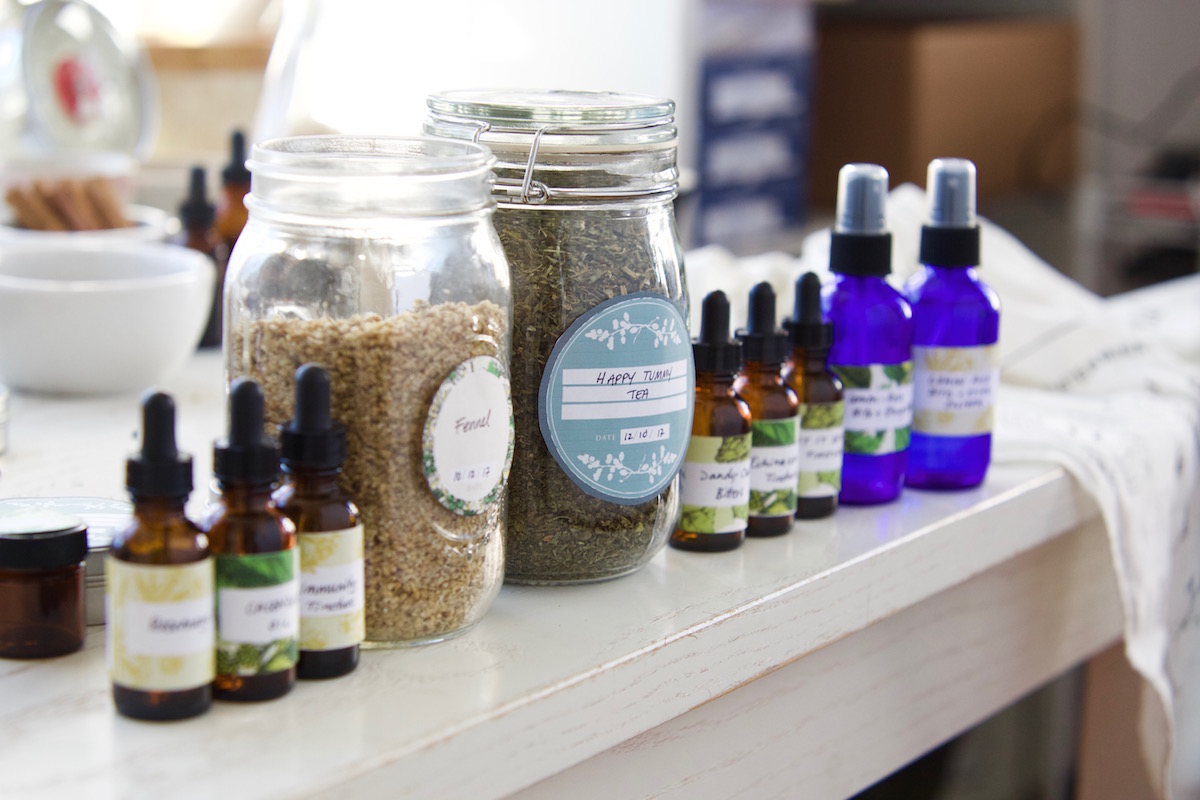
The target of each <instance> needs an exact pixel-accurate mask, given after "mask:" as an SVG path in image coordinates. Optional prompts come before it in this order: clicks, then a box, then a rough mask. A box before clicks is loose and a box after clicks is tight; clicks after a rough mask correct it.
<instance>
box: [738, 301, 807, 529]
mask: <svg viewBox="0 0 1200 800" xmlns="http://www.w3.org/2000/svg"><path fill="white" fill-rule="evenodd" d="M737 338H738V341H740V342H741V343H742V355H743V356H744V360H745V364H744V365H743V366H742V372H741V374H740V375H739V376H738V379H737V381H736V382H735V383H734V384H733V388H734V390H735V391H736V392H737V393H738V394H739V395H741V396H742V398H743V399H745V401H746V404H747V405H748V406H750V417H751V419H753V422H752V423H751V426H750V441H751V447H750V521H749V524H747V525H746V535H747V536H778V535H780V534H781V533H787V532H788V531H790V530H791V529H792V520H793V519H794V517H795V514H796V479H797V478H798V477H799V474H800V470H799V461H800V458H799V455H798V452H797V449H796V425H797V424H799V420H798V419H797V418H796V415H797V410H798V407H799V405H800V402H799V400H797V399H796V392H795V391H794V390H793V389H792V387H790V386H788V385H787V384H786V383H784V381H783V362H784V361H785V360H787V357H788V352H789V350H790V349H791V344H790V342H789V341H788V335H787V334H786V333H785V332H784V331H782V330H780V329H779V328H778V327H777V325H776V318H775V290H774V289H772V288H771V284H769V283H766V282H765V281H764V282H763V283H760V284H758V285H757V286H755V287H754V288H753V289H751V290H750V314H749V318H748V319H747V321H746V329H745V330H741V331H738V333H737Z"/></svg>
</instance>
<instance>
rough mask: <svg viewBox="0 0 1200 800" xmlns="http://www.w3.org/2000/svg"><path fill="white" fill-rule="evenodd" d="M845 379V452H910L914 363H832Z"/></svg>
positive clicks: (855, 453)
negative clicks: (908, 450)
mask: <svg viewBox="0 0 1200 800" xmlns="http://www.w3.org/2000/svg"><path fill="white" fill-rule="evenodd" d="M829 368H830V369H831V370H833V372H835V373H837V376H838V377H839V378H841V379H842V386H844V387H845V403H846V412H845V414H846V418H845V431H846V438H845V441H846V452H847V453H849V454H852V455H869V456H881V455H887V454H889V453H897V452H900V451H902V450H907V449H908V445H909V440H910V437H911V433H912V421H913V382H912V380H913V379H912V373H913V363H912V362H911V361H904V362H901V363H899V364H850V365H842V364H837V365H834V364H831V365H830V367H829Z"/></svg>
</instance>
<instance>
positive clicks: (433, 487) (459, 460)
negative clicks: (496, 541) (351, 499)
mask: <svg viewBox="0 0 1200 800" xmlns="http://www.w3.org/2000/svg"><path fill="white" fill-rule="evenodd" d="M421 450H422V452H421V460H422V464H421V468H422V471H423V472H424V473H425V480H426V481H427V482H428V484H429V491H431V492H432V493H433V496H434V497H436V498H437V500H438V502H439V503H441V504H442V505H443V506H445V507H446V508H447V509H449V510H450V511H453V512H454V513H455V514H459V515H462V516H472V515H475V514H479V513H481V512H483V511H485V510H486V509H487V508H488V507H489V506H491V505H492V504H494V503H496V502H498V501H499V500H500V496H501V493H502V492H503V491H504V485H505V483H507V481H508V469H509V467H510V466H511V465H512V456H513V410H512V393H511V390H510V388H509V381H508V375H507V374H506V372H505V370H504V365H503V364H502V363H501V362H500V361H499V360H497V359H495V358H493V357H491V356H476V357H474V358H470V359H467V360H466V361H464V362H462V363H461V364H459V365H458V366H457V367H455V368H454V369H453V370H451V371H450V374H449V375H447V376H446V379H445V380H443V381H442V385H441V386H439V387H438V390H437V394H435V395H434V396H433V403H432V404H430V406H429V416H428V417H427V418H426V420H425V432H424V435H423V436H422V439H421Z"/></svg>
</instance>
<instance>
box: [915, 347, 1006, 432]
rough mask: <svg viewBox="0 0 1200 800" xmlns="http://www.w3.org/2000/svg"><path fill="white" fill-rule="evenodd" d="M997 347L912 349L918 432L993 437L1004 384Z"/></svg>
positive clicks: (916, 426) (916, 428)
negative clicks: (999, 393)
mask: <svg viewBox="0 0 1200 800" xmlns="http://www.w3.org/2000/svg"><path fill="white" fill-rule="evenodd" d="M995 356H996V346H995V345H983V346H978V347H914V348H913V386H914V389H915V391H914V397H913V406H914V409H913V430H914V431H916V432H917V433H923V434H928V435H932V436H978V435H980V434H985V433H991V431H992V416H993V406H994V403H995V397H996V390H997V388H998V387H999V384H1000V371H999V370H998V369H997V368H996V366H995Z"/></svg>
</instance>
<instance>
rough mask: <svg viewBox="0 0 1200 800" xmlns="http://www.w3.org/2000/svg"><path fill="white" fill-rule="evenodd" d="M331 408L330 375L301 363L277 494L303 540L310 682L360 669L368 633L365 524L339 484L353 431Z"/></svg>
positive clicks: (304, 674) (304, 652)
mask: <svg viewBox="0 0 1200 800" xmlns="http://www.w3.org/2000/svg"><path fill="white" fill-rule="evenodd" d="M329 409H330V388H329V374H328V373H327V372H325V370H323V369H321V368H320V367H319V366H317V365H316V364H305V365H304V366H302V367H300V369H299V370H297V371H296V402H295V411H294V413H293V416H292V420H291V422H289V423H287V424H286V425H284V427H283V430H282V432H281V433H280V440H281V441H280V450H281V453H282V462H283V473H284V482H283V485H282V486H280V487H279V488H278V489H277V490H276V491H275V494H274V495H273V498H274V502H275V507H276V508H278V509H279V511H280V512H282V513H283V514H284V516H286V517H287V518H288V519H290V520H291V521H292V523H293V524H294V525H295V526H296V534H297V536H299V540H300V661H299V663H298V664H297V666H296V673H297V676H298V677H300V678H303V679H312V678H336V677H338V676H339V675H345V674H347V673H349V672H353V671H354V668H355V667H356V666H358V649H359V645H360V644H362V641H363V638H364V637H365V636H366V620H365V616H364V613H363V609H364V604H365V597H366V596H365V593H364V581H363V527H362V523H361V522H360V521H359V518H358V508H357V507H356V506H355V505H354V503H353V501H352V500H351V499H350V497H349V496H348V495H347V494H346V493H345V492H343V491H342V490H341V488H339V487H338V475H339V474H341V471H342V462H344V461H345V460H346V428H345V427H344V426H342V425H335V424H334V422H333V420H332V418H331V416H330V410H329Z"/></svg>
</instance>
